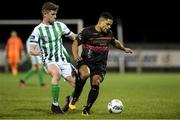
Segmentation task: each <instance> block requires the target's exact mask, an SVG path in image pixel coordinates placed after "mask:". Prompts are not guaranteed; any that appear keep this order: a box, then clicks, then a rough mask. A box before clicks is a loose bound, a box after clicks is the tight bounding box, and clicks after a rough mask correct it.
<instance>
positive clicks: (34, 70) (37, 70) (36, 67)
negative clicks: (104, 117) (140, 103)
mask: <svg viewBox="0 0 180 120" xmlns="http://www.w3.org/2000/svg"><path fill="white" fill-rule="evenodd" d="M29 43H30V39H29V38H28V39H27V41H26V49H27V52H29ZM36 48H37V50H39V46H37V47H36ZM29 58H30V60H31V64H32V67H31V68H30V69H29V70H28V71H27V73H26V74H25V75H24V76H23V77H22V78H21V79H20V81H19V84H20V87H21V88H24V87H26V83H27V81H28V80H29V78H30V77H31V76H32V75H33V74H37V75H38V77H39V82H40V85H41V87H44V88H46V87H47V84H46V83H45V79H44V70H43V63H42V60H41V57H40V56H29Z"/></svg>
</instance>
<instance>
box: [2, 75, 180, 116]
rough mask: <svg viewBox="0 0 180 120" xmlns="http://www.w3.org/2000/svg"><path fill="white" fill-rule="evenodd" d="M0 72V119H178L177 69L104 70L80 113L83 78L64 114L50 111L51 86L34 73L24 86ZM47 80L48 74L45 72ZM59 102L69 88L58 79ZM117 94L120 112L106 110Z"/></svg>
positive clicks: (83, 98) (179, 85) (179, 91)
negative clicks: (71, 108) (74, 103)
mask: <svg viewBox="0 0 180 120" xmlns="http://www.w3.org/2000/svg"><path fill="white" fill-rule="evenodd" d="M23 74H24V73H21V74H19V75H18V76H16V77H13V76H11V75H10V74H7V73H6V74H5V73H0V119H180V74H179V73H156V74H155V73H143V74H135V73H127V74H118V73H108V74H107V75H106V77H105V80H104V81H103V83H102V84H101V87H100V94H99V97H98V99H97V101H96V102H95V104H94V106H93V107H92V110H91V113H92V114H91V115H90V116H88V117H83V116H81V111H82V109H83V105H85V103H86V98H87V95H88V91H89V88H90V87H89V86H90V85H89V81H87V83H86V86H85V89H84V91H83V94H82V95H81V97H80V100H79V101H78V103H77V110H75V111H69V112H68V113H66V114H65V115H55V114H52V113H51V112H50V105H51V97H50V96H51V89H50V87H49V88H41V87H40V85H39V83H38V79H37V77H36V76H32V78H31V79H30V80H29V81H28V83H27V87H26V88H24V89H22V88H19V84H18V82H19V78H20V77H21V76H22V75H23ZM46 80H47V82H48V83H49V84H50V77H49V76H46ZM60 83H61V84H60V86H61V93H60V98H61V99H60V105H61V106H62V105H63V104H64V102H65V96H66V95H68V94H70V93H71V91H72V88H71V87H70V86H69V85H68V84H67V83H66V82H64V81H63V80H62V81H61V82H60ZM114 98H118V99H120V100H122V102H123V104H124V110H123V112H122V113H121V114H110V113H109V112H108V110H107V104H108V102H109V101H110V100H112V99H114Z"/></svg>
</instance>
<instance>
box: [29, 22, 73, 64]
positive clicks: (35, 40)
mask: <svg viewBox="0 0 180 120" xmlns="http://www.w3.org/2000/svg"><path fill="white" fill-rule="evenodd" d="M62 35H65V37H70V36H71V35H72V32H71V31H70V30H69V28H68V27H67V26H66V25H65V24H64V23H62V22H59V21H56V22H54V24H53V25H46V24H43V23H40V24H39V25H37V26H36V27H35V28H34V30H33V32H32V34H31V36H30V42H31V44H36V45H38V44H39V46H40V49H41V50H42V51H43V55H42V60H43V62H44V63H49V62H69V55H68V53H67V51H66V49H65V48H64V46H63V42H62Z"/></svg>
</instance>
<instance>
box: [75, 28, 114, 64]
mask: <svg viewBox="0 0 180 120" xmlns="http://www.w3.org/2000/svg"><path fill="white" fill-rule="evenodd" d="M113 38H114V36H113V34H112V32H111V31H108V32H107V33H104V32H98V31H96V30H95V26H90V27H87V28H85V29H84V30H83V31H82V32H81V33H79V34H78V37H77V39H78V44H79V45H80V44H82V54H81V57H82V58H83V59H84V60H86V61H88V62H96V63H100V64H105V65H106V62H107V57H108V52H109V48H110V46H111V43H112V42H113V41H114V39H113Z"/></svg>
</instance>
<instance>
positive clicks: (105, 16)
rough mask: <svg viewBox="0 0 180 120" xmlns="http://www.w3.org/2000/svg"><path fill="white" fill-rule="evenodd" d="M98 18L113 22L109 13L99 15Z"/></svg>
mask: <svg viewBox="0 0 180 120" xmlns="http://www.w3.org/2000/svg"><path fill="white" fill-rule="evenodd" d="M99 18H105V19H111V20H113V16H112V15H111V13H109V12H103V13H101V14H100V16H99Z"/></svg>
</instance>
